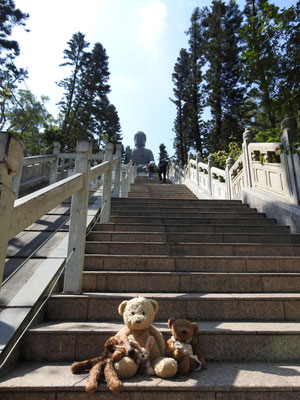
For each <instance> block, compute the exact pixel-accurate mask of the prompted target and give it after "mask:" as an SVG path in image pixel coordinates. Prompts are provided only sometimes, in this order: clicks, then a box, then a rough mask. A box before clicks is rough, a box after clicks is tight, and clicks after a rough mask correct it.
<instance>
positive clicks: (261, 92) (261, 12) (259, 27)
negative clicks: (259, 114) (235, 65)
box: [240, 0, 280, 127]
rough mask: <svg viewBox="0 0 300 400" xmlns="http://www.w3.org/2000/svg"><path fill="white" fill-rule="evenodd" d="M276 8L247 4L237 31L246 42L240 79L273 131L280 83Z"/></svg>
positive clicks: (250, 0) (253, 0) (260, 1)
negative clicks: (250, 89)
mask: <svg viewBox="0 0 300 400" xmlns="http://www.w3.org/2000/svg"><path fill="white" fill-rule="evenodd" d="M278 11H279V9H278V7H276V6H274V5H271V4H270V3H269V2H268V1H265V0H246V6H245V9H244V14H245V17H246V21H245V23H244V25H243V27H242V29H241V30H240V35H241V38H242V39H243V40H244V42H245V46H244V49H243V52H242V55H241V56H242V61H243V63H242V65H243V70H242V73H243V78H244V80H245V82H246V83H247V84H248V85H251V88H252V91H251V92H250V94H252V95H254V96H255V97H256V98H257V99H259V100H260V107H262V109H263V113H264V115H265V116H266V122H267V126H268V127H274V126H275V123H276V117H275V110H276V107H275V97H276V92H277V88H278V79H279V73H280V69H279V64H280V63H279V59H280V55H279V52H278V50H277V49H279V41H280V35H279V30H278V29H277V28H276V21H277V18H278Z"/></svg>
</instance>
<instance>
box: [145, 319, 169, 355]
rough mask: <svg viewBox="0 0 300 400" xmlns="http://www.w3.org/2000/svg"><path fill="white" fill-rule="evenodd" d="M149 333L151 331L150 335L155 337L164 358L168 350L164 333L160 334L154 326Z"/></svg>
mask: <svg viewBox="0 0 300 400" xmlns="http://www.w3.org/2000/svg"><path fill="white" fill-rule="evenodd" d="M149 331H150V334H151V335H152V336H154V338H155V341H156V343H157V345H158V348H159V351H160V355H161V356H164V355H165V350H166V344H165V340H164V337H163V335H162V333H161V332H159V331H158V330H157V329H156V328H155V327H154V326H153V325H151V326H150V329H149Z"/></svg>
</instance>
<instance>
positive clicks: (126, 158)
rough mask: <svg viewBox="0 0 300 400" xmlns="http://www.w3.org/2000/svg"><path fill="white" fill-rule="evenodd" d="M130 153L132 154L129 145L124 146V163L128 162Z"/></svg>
mask: <svg viewBox="0 0 300 400" xmlns="http://www.w3.org/2000/svg"><path fill="white" fill-rule="evenodd" d="M131 155H132V150H131V148H130V146H126V148H125V159H124V164H129V163H130V160H131Z"/></svg>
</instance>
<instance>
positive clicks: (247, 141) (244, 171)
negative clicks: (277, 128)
mask: <svg viewBox="0 0 300 400" xmlns="http://www.w3.org/2000/svg"><path fill="white" fill-rule="evenodd" d="M296 127H297V125H296V122H295V120H293V119H292V118H285V119H284V121H283V122H282V129H283V133H282V136H281V139H282V141H281V143H253V142H252V137H251V131H250V129H248V128H247V129H246V130H245V132H244V134H243V145H242V149H243V152H242V154H241V155H240V156H239V158H238V159H237V160H236V162H235V163H233V159H232V158H231V157H229V158H228V160H227V163H226V169H225V170H221V169H219V168H216V167H215V166H214V160H213V157H212V156H211V155H210V156H209V157H208V163H207V164H206V163H203V161H202V160H201V158H200V156H199V154H198V155H197V159H196V160H193V159H191V158H190V157H189V160H188V165H187V166H186V167H185V168H184V170H181V171H182V178H179V175H180V174H179V170H180V168H179V167H178V166H176V165H174V164H173V165H172V168H171V169H170V177H171V181H172V182H173V183H184V184H185V185H187V186H188V187H189V188H190V189H191V190H192V191H193V192H194V193H195V194H197V190H198V194H199V197H203V193H204V194H206V195H207V196H208V197H211V198H217V199H241V198H242V192H243V190H244V189H246V188H252V189H256V190H259V191H260V192H263V193H265V195H266V196H273V197H275V198H278V200H280V201H284V202H287V203H290V204H295V205H299V204H300V163H299V155H298V154H297V153H293V152H292V151H291V149H290V145H291V143H293V142H294V141H296V139H297V137H296Z"/></svg>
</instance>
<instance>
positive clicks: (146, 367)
mask: <svg viewBox="0 0 300 400" xmlns="http://www.w3.org/2000/svg"><path fill="white" fill-rule="evenodd" d="M154 342H155V339H154V336H149V337H148V340H147V343H146V347H141V346H140V345H139V344H138V342H137V341H136V340H129V344H130V346H131V347H133V348H135V349H137V350H138V353H137V356H136V363H137V365H138V367H139V372H141V373H143V372H144V371H146V374H147V375H148V376H150V375H154V369H153V368H152V366H151V362H150V360H149V356H150V351H151V348H152V346H153V345H154Z"/></svg>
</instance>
